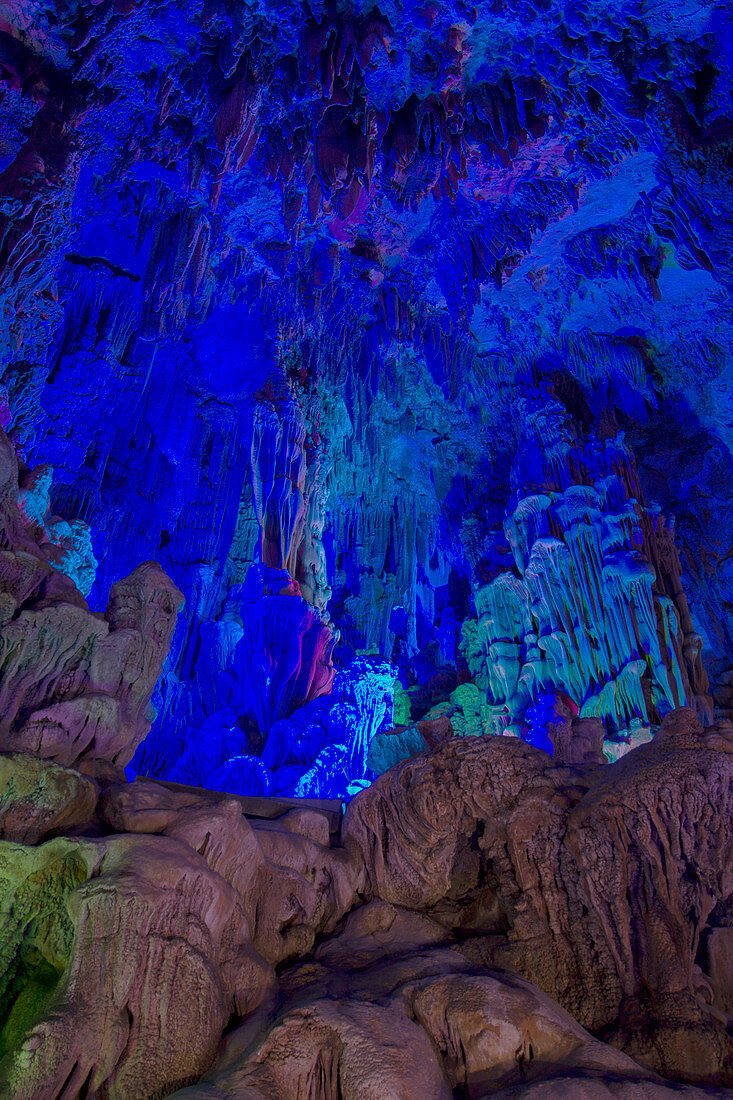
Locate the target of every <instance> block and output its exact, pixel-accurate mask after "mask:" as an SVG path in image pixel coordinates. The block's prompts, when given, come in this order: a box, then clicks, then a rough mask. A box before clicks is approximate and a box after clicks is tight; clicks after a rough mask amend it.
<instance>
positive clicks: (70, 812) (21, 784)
mask: <svg viewBox="0 0 733 1100" xmlns="http://www.w3.org/2000/svg"><path fill="white" fill-rule="evenodd" d="M98 795H99V791H98V788H97V785H96V783H94V781H93V780H91V779H88V778H87V777H86V776H84V775H81V774H80V773H79V772H77V771H74V770H73V769H72V768H63V767H61V765H60V764H55V763H54V762H53V761H52V760H42V759H39V758H38V757H36V756H29V755H27V754H24V753H10V754H7V753H3V754H0V839H2V840H16V841H19V842H21V843H22V844H37V843H38V841H39V840H42V839H44V838H45V837H47V836H49V835H50V834H52V833H55V834H58V833H61V832H63V831H64V830H65V829H71V828H73V827H74V826H77V825H81V824H83V823H84V822H86V821H89V820H90V818H91V817H92V816H93V814H94V809H95V806H96V804H97V798H98Z"/></svg>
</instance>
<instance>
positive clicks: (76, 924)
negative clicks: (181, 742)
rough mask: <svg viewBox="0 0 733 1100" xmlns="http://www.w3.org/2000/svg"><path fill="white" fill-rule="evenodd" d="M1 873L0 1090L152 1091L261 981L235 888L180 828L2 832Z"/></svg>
mask: <svg viewBox="0 0 733 1100" xmlns="http://www.w3.org/2000/svg"><path fill="white" fill-rule="evenodd" d="M0 876H1V877H2V879H3V883H4V889H3V891H2V896H1V897H0V907H1V909H2V912H1V913H0V927H1V928H2V930H3V933H2V934H3V942H2V947H3V952H2V954H3V958H4V959H5V960H7V961H6V966H5V968H4V974H3V979H2V981H3V983H4V987H3V989H2V998H1V999H2V1002H3V1004H4V1005H5V1006H7V1008H6V1012H5V1015H4V1019H5V1023H4V1027H3V1029H2V1032H0V1053H2V1054H3V1055H4V1057H3V1058H2V1060H0V1093H1V1094H2V1095H5V1096H12V1097H13V1098H14V1100H46V1098H48V1100H56V1098H57V1097H58V1096H59V1095H63V1096H68V1097H75V1096H78V1095H81V1094H83V1095H88V1096H102V1095H103V1096H105V1097H107V1098H108V1100H148V1098H152V1097H154V1096H163V1095H165V1094H166V1093H167V1092H170V1091H172V1090H174V1089H175V1088H178V1087H180V1086H181V1085H184V1084H187V1083H189V1082H191V1081H193V1080H195V1079H196V1078H197V1077H198V1076H199V1075H200V1073H201V1072H202V1071H203V1070H204V1069H206V1068H207V1066H209V1065H210V1064H211V1063H212V1061H213V1059H214V1056H215V1053H216V1050H217V1046H218V1043H219V1039H220V1037H221V1033H222V1031H223V1029H224V1026H225V1024H226V1022H227V1020H228V1018H229V1016H230V1013H231V1011H232V1009H233V1008H235V1007H236V999H237V997H238V996H241V994H242V992H243V991H246V996H245V1000H248V1001H249V1002H250V1004H251V1003H255V1002H256V1001H257V1000H258V998H259V1000H261V999H262V996H263V995H264V993H265V991H266V988H267V984H268V981H269V976H268V974H267V972H266V971H265V970H264V968H262V967H258V966H257V965H256V960H254V959H253V956H252V953H251V951H250V949H249V937H248V931H249V930H248V927H247V922H246V918H245V916H244V913H243V910H242V906H241V902H240V899H239V897H238V896H237V894H236V892H235V891H234V890H233V889H232V888H231V887H230V886H229V885H228V884H227V883H226V882H225V881H224V880H223V879H222V878H221V877H220V876H219V875H216V874H214V873H213V872H212V871H211V870H210V869H209V868H208V867H207V865H206V863H205V861H204V860H203V859H202V857H201V856H199V855H198V854H197V853H195V852H193V851H191V849H190V848H189V847H188V846H187V845H185V844H182V843H180V842H179V841H176V840H173V839H170V838H168V837H133V836H120V837H111V838H109V839H106V840H100V841H87V840H83V841H82V840H79V841H69V840H65V839H57V840H52V841H49V842H47V843H46V844H43V845H41V846H40V847H38V848H27V847H24V846H22V845H16V844H9V843H4V842H3V843H0ZM248 1007H249V1006H248Z"/></svg>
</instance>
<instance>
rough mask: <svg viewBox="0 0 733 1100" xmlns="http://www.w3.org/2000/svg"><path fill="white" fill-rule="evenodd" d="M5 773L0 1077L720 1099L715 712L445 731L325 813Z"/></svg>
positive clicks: (729, 944)
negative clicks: (498, 733) (621, 731)
mask: <svg viewBox="0 0 733 1100" xmlns="http://www.w3.org/2000/svg"><path fill="white" fill-rule="evenodd" d="M0 776H1V777H2V794H1V796H0V799H1V800H0V830H1V834H2V836H3V838H4V839H3V840H2V841H1V842H0V878H1V879H2V890H0V959H1V960H2V978H1V979H0V981H1V982H2V985H1V986H0V988H1V989H2V995H1V997H0V1003H2V1006H3V1008H2V1031H0V1053H1V1054H2V1062H0V1067H1V1071H0V1072H1V1073H2V1085H1V1088H0V1091H2V1095H5V1096H11V1097H13V1098H14V1100H57V1098H58V1100H71V1098H77V1097H86V1098H87V1100H89V1098H92V1097H94V1098H100V1100H101V1098H102V1097H104V1098H105V1100H152V1098H154V1097H163V1096H167V1095H171V1094H173V1095H176V1096H180V1097H184V1096H185V1097H189V1098H191V1100H193V1098H198V1100H225V1098H230V1097H236V1098H238V1100H256V1098H257V1100H264V1098H268V1100H290V1098H292V1100H296V1098H298V1100H300V1098H301V1097H306V1096H307V1097H312V1098H314V1100H315V1098H317V1100H321V1098H323V1100H336V1098H337V1097H339V1098H342V1100H367V1098H368V1100H377V1098H379V1100H385V1098H387V1097H389V1098H405V1100H408V1098H416V1097H420V1098H421V1100H423V1098H424V1100H428V1098H435V1100H438V1098H441V1100H442V1098H450V1097H470V1098H474V1100H475V1098H479V1097H485V1096H486V1097H488V1096H492V1097H493V1096H497V1097H502V1098H509V1097H512V1098H519V1097H532V1098H533V1100H535V1098H536V1100H540V1098H542V1100H550V1098H554V1097H562V1098H563V1100H570V1098H572V1100H575V1098H577V1100H581V1098H583V1100H585V1098H586V1097H587V1098H595V1097H598V1098H602V1097H619V1098H624V1100H627V1098H628V1100H632V1098H633V1100H635V1098H642V1097H643V1098H645V1100H652V1098H653V1100H656V1098H660V1100H661V1098H662V1097H669V1098H670V1100H672V1098H673V1097H675V1098H677V1097H689V1098H692V1097H701V1098H702V1097H703V1096H708V1097H725V1096H728V1097H733V1091H729V1090H728V1089H727V1088H726V1087H725V1086H731V1085H733V1041H732V1039H731V1015H730V1014H731V1012H733V860H732V859H731V854H732V849H733V836H732V835H731V820H732V818H733V730H732V729H731V728H730V727H728V726H727V725H723V724H719V725H714V726H712V727H710V728H708V729H705V730H704V729H703V728H702V727H701V726H700V725H699V724H698V722H697V719H696V718H695V716H694V714H693V712H692V711H690V710H687V709H679V710H676V711H673V712H671V713H670V714H669V715H668V716H667V718H666V719H665V721H664V723H663V726H662V728H661V730H660V731H659V734H658V735H657V737H656V738H655V739H654V741H652V742H651V743H649V744H646V745H643V746H641V747H640V748H637V749H635V750H633V751H632V752H630V753H629V754H627V755H626V756H625V757H623V758H622V759H621V760H619V761H617V762H616V763H614V764H610V765H608V764H605V765H595V764H592V765H585V766H577V765H576V766H564V765H560V764H557V763H556V762H554V761H553V759H552V758H551V757H550V756H548V755H547V754H546V753H544V752H543V751H541V750H539V749H536V748H534V747H532V746H530V745H527V744H524V743H523V742H521V741H519V740H517V739H514V738H497V737H492V736H484V737H471V738H455V739H452V740H449V741H446V742H443V743H442V744H440V745H439V746H438V747H437V748H436V749H434V750H433V751H431V752H426V753H423V754H421V755H420V756H418V757H415V758H413V759H411V760H409V761H405V762H403V763H402V764H398V765H397V766H396V767H394V768H392V769H391V770H390V771H388V772H386V773H385V774H384V775H383V776H381V777H380V778H379V779H378V780H377V781H376V782H375V783H374V784H373V786H372V787H370V788H368V789H366V790H364V791H363V792H362V793H361V794H359V795H358V796H357V797H356V798H355V799H354V800H353V801H352V802H351V803H350V804H349V806H348V808H347V810H346V813H345V816H344V818H343V822H342V824H341V828H340V831H338V832H334V831H333V828H332V827H331V828H330V827H329V826H330V825H331V826H332V825H333V816H332V815H331V816H330V817H329V815H328V814H326V813H324V812H321V811H319V810H318V809H312V808H309V807H307V806H304V807H302V808H295V809H290V810H287V811H286V812H285V813H284V814H282V815H281V816H280V817H278V818H276V819H274V820H266V819H262V818H260V819H257V818H253V817H250V816H247V815H246V814H245V813H243V804H242V800H241V799H238V798H234V797H229V796H226V795H211V794H206V793H205V792H198V791H194V790H189V789H182V788H179V789H175V788H171V787H165V786H163V785H162V784H160V783H158V782H155V781H151V780H143V779H138V780H136V781H135V782H134V783H131V784H128V783H124V782H121V781H114V780H112V781H110V778H109V777H103V778H101V779H100V778H99V777H98V778H97V779H91V778H90V777H88V776H85V775H83V774H82V773H81V772H79V771H76V770H75V769H73V768H71V767H68V766H63V765H60V764H58V763H56V762H53V761H49V760H42V759H39V758H37V757H34V756H31V755H27V754H7V755H5V756H4V757H3V758H2V761H1V762H0ZM62 834H63V835H62ZM177 1090H178V1091H177Z"/></svg>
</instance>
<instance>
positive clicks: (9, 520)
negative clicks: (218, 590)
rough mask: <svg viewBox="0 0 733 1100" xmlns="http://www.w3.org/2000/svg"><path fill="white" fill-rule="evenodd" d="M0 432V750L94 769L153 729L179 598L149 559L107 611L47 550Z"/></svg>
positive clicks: (116, 591)
mask: <svg viewBox="0 0 733 1100" xmlns="http://www.w3.org/2000/svg"><path fill="white" fill-rule="evenodd" d="M18 494H19V489H18V461H17V458H16V456H15V454H14V452H13V449H12V447H11V446H10V442H9V440H8V438H7V437H6V436H5V434H4V433H3V432H2V430H0V623H1V624H2V633H0V750H2V751H4V752H27V753H34V754H36V755H38V756H42V757H44V758H46V759H49V760H55V761H56V762H57V763H59V764H62V765H66V766H70V765H73V764H78V765H79V766H80V767H82V768H84V766H88V767H89V768H90V769H91V770H99V769H103V768H104V767H105V765H109V766H112V765H117V766H119V765H124V764H126V763H128V761H129V760H130V759H131V758H132V755H133V753H134V751H135V749H136V747H137V745H138V744H139V743H140V742H141V741H142V740H143V738H144V737H145V735H146V734H147V732H148V730H149V729H150V725H151V720H152V718H153V716H154V715H153V714H152V713H151V711H150V696H151V693H152V690H153V687H154V686H155V682H156V680H157V679H158V676H159V675H160V672H161V669H162V667H163V662H164V660H165V658H166V656H167V654H168V650H169V648H170V644H171V638H172V636H173V630H174V628H175V624H176V616H177V612H178V610H179V608H180V606H181V603H182V597H181V594H180V592H179V591H178V589H177V588H176V587H175V585H174V584H173V583H172V582H171V581H170V580H169V578H168V577H167V576H166V575H165V574H164V573H163V571H162V569H161V568H160V567H159V566H158V565H156V564H155V563H154V562H146V563H145V564H143V565H140V566H138V568H137V569H136V570H135V571H134V573H132V574H131V575H130V576H129V577H127V578H126V579H125V580H122V581H118V582H117V583H116V584H115V585H113V587H112V590H111V592H110V597H109V601H108V604H107V610H106V612H105V613H104V615H101V614H99V613H94V612H91V611H90V610H89V608H88V606H87V604H86V602H85V600H84V598H83V596H82V595H81V593H80V592H79V590H78V589H77V588H76V587H75V585H74V583H73V581H72V580H70V579H69V578H67V577H65V576H64V575H63V574H62V573H59V572H58V571H57V569H55V568H54V567H53V565H52V564H51V563H50V562H49V561H48V559H47V556H46V555H45V554H44V545H45V544H44V542H43V533H42V531H40V530H39V529H38V528H33V527H28V526H27V525H26V524H25V523H24V522H23V517H22V514H21V511H20V508H19V505H18Z"/></svg>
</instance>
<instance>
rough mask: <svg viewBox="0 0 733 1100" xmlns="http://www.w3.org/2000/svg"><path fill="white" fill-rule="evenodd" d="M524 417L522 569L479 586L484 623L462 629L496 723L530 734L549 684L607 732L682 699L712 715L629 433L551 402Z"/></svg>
mask: <svg viewBox="0 0 733 1100" xmlns="http://www.w3.org/2000/svg"><path fill="white" fill-rule="evenodd" d="M517 415H518V418H519V420H520V423H521V424H523V427H524V438H523V440H522V442H521V444H520V448H519V451H518V454H517V458H516V461H515V464H514V469H513V482H514V494H513V497H512V500H511V502H510V505H509V509H508V511H507V515H506V519H505V522H504V532H505V535H506V538H507V541H508V543H509V546H510V548H511V552H512V556H513V559H514V569H513V570H511V571H505V572H502V573H500V574H499V576H497V577H496V578H495V579H494V580H493V581H491V583H490V584H486V585H483V586H480V587H478V588H477V590H476V593H475V599H476V611H477V614H478V620H477V621H470V620H469V621H468V622H466V623H464V626H463V643H462V644H463V649H464V652H465V654H466V657H467V660H468V662H469V665H470V667H471V671H472V672H473V673H474V675H475V677H476V681H477V683H479V684H480V685H481V686H482V687H483V688H484V689H485V691H486V692H487V695H488V699H489V702H490V704H491V708H490V714H489V715H488V722H487V725H488V727H489V728H490V729H492V730H493V731H494V732H495V733H515V734H525V733H526V732H527V730H528V728H531V725H532V715H533V708H535V707H536V705H537V703H538V702H539V701H540V699H541V698H543V697H546V696H547V694H548V693H554V694H558V693H560V694H562V695H564V696H565V697H566V698H567V699H568V700H569V702H570V704H571V707H574V709H575V712H576V713H578V714H579V715H580V717H583V718H590V717H597V718H600V719H601V720H602V722H603V724H604V727H605V729H606V733H607V736H608V738H609V740H610V741H628V740H629V738H630V737H632V736H633V735H637V736H638V735H639V734H640V733H641V728H642V727H645V726H649V725H652V724H658V723H659V721H660V719H661V717H662V716H663V715H664V714H665V713H666V712H667V711H668V710H671V709H672V708H674V707H678V706H683V705H690V706H694V707H695V708H696V709H697V710H698V712H699V713H700V714H701V716H702V717H703V718H704V719H705V720H706V721H710V719H711V716H712V700H711V699H710V697H709V695H708V683H707V677H706V675H705V673H704V671H703V668H702V664H701V661H700V650H701V648H702V642H701V640H700V638H699V637H698V636H697V635H696V634H695V632H694V629H693V626H692V621H691V618H690V613H689V609H688V607H687V601H686V599H685V596H684V593H683V591H682V586H681V581H680V566H679V557H678V555H677V552H676V550H675V546H674V537H673V531H672V529H670V527H669V526H667V524H666V523H665V520H664V518H663V517H662V516H661V515H660V514H659V513H658V510H655V509H652V508H649V507H647V506H646V505H645V503H644V500H643V496H642V492H641V487H640V485H639V481H638V477H637V474H636V469H635V465H634V461H633V456H632V454H631V452H630V451H629V449H628V447H627V446H626V445H625V444H624V441H623V436H622V435H621V434H619V435H617V436H615V437H612V438H606V439H603V440H601V439H599V438H598V437H597V436H596V435H595V433H591V434H590V436H589V438H588V439H587V440H586V441H582V440H581V439H579V438H578V437H577V436H576V434H575V432H574V430H573V428H572V426H571V425H570V423H569V422H568V417H567V414H566V412H565V410H564V409H563V408H562V407H561V406H560V405H559V403H558V402H557V401H555V400H553V399H551V398H546V399H545V400H544V401H542V402H541V403H540V402H539V401H536V400H535V401H527V402H522V403H520V404H519V406H518V408H517ZM530 736H531V734H530Z"/></svg>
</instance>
